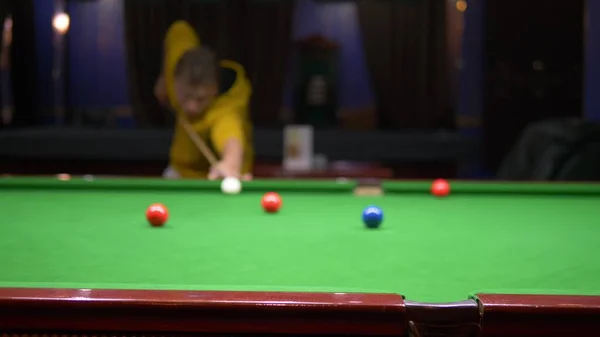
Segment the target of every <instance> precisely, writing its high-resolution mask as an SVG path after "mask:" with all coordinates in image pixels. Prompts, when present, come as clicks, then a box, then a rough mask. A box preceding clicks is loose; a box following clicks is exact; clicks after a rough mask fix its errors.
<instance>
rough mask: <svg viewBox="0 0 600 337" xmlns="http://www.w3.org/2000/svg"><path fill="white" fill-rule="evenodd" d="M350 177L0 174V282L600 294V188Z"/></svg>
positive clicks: (442, 295) (415, 296) (437, 297)
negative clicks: (375, 185) (267, 200)
mask: <svg viewBox="0 0 600 337" xmlns="http://www.w3.org/2000/svg"><path fill="white" fill-rule="evenodd" d="M353 186H354V183H352V182H344V181H342V182H319V181H256V182H253V183H251V184H246V185H245V186H244V187H245V191H244V193H242V194H241V195H238V196H224V195H221V194H220V193H219V191H218V183H212V182H189V181H188V182H181V181H180V182H165V181H162V180H146V179H135V180H131V179H122V180H118V179H113V180H98V181H92V182H89V181H84V180H78V179H73V180H71V181H68V182H59V181H57V180H53V179H0V207H1V210H2V215H3V221H2V223H1V224H0V267H1V269H2V273H0V286H2V287H64V288H125V289H194V290H261V291H263V290H268V291H332V292H394V293H401V294H403V295H405V296H406V297H407V298H408V299H411V300H417V301H436V302H440V301H457V300H462V299H466V298H467V296H468V295H469V294H472V293H476V292H502V293H534V294H537V293H540V294H588V295H600V288H599V287H598V280H599V279H600V263H598V261H599V260H600V248H599V247H600V246H598V244H597V242H598V238H599V237H600V207H599V205H600V192H599V189H598V188H597V187H595V190H594V189H593V188H591V187H589V186H590V185H560V186H570V187H569V188H566V187H558V186H559V185H556V186H554V187H552V186H553V185H547V184H537V185H529V184H463V185H461V183H454V184H453V190H454V191H456V193H455V194H453V195H452V196H450V197H449V198H445V199H437V198H433V197H431V196H430V195H429V194H428V193H426V192H427V190H428V187H429V184H428V183H395V182H390V183H386V184H385V187H386V190H387V191H389V193H387V194H386V195H385V196H382V197H356V196H353V195H352V193H351V190H352V187H353ZM591 186H594V185H591ZM461 189H462V190H461ZM469 189H471V192H469ZM478 189H479V190H478ZM494 189H496V190H495V191H496V192H494ZM532 189H533V190H535V189H538V190H536V191H537V192H535V193H531V191H532ZM575 189H577V191H574V190H575ZM267 190H276V191H279V192H280V193H281V195H282V196H283V200H284V205H283V208H282V210H281V212H280V213H279V214H276V215H269V214H265V213H263V212H262V210H261V208H260V197H261V195H262V193H263V192H265V191H267ZM402 192H406V193H402ZM153 202H162V203H164V204H166V205H167V206H168V207H169V210H170V213H171V217H170V220H169V222H168V224H167V225H166V226H165V227H164V228H152V227H150V226H148V224H147V223H146V221H145V217H144V213H145V209H146V207H147V206H148V205H149V204H151V203H153ZM369 204H376V205H378V206H380V207H381V208H382V209H383V210H384V212H385V218H384V222H383V225H382V227H381V228H380V229H378V230H367V229H365V228H364V226H363V224H362V223H361V211H362V209H363V208H364V207H365V206H367V205H369Z"/></svg>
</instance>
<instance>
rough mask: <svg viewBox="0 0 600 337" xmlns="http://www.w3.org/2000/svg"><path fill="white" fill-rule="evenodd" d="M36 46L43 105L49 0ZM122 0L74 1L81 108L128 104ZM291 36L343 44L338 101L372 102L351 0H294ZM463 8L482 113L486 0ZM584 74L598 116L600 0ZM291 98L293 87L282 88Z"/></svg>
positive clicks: (48, 84) (591, 19)
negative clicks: (320, 0)
mask: <svg viewBox="0 0 600 337" xmlns="http://www.w3.org/2000/svg"><path fill="white" fill-rule="evenodd" d="M35 1H36V2H35V6H36V13H35V14H36V17H35V20H36V24H37V27H36V39H37V41H36V44H37V48H38V54H39V55H40V57H39V59H38V62H37V67H38V71H39V72H38V73H39V76H40V78H39V84H40V85H39V90H40V96H39V97H40V106H42V107H43V106H49V105H52V104H53V94H52V92H53V91H52V55H53V48H52V25H51V23H52V15H53V13H54V8H53V4H52V1H48V0H35ZM121 1H122V0H97V1H89V2H71V4H70V7H69V9H68V10H69V12H70V14H71V29H70V32H69V35H68V39H69V50H70V55H69V56H70V60H71V63H70V68H71V72H70V83H71V85H70V92H71V102H70V103H71V104H72V105H74V106H76V107H112V106H123V105H128V104H129V97H128V91H127V76H126V63H125V42H124V34H123V9H122V6H121V5H122V3H121ZM297 2H298V4H297V10H296V13H295V15H294V38H296V39H299V38H302V37H305V36H307V35H310V34H321V35H324V36H326V37H328V38H330V39H332V40H335V41H337V42H338V43H339V44H340V45H341V50H340V65H341V69H340V70H341V71H340V73H341V76H342V79H341V81H340V83H341V86H342V87H341V88H340V89H341V90H340V101H341V104H342V106H344V107H350V108H352V107H364V106H368V105H372V104H373V102H374V95H373V90H372V88H371V85H370V79H369V74H368V70H367V67H366V62H365V56H364V53H363V51H362V42H361V34H360V30H359V27H358V16H357V13H356V6H355V5H354V4H353V3H351V2H340V3H329V4H327V3H325V4H324V3H315V2H314V1H312V0H297ZM468 3H469V8H468V10H467V11H466V12H465V29H464V32H465V33H464V37H463V49H462V50H463V56H462V58H463V69H462V71H461V77H460V94H459V95H460V99H459V102H458V112H459V113H461V114H465V115H470V116H477V115H479V114H481V111H482V99H483V93H482V91H481V90H482V83H483V57H482V56H483V54H482V51H483V49H482V48H483V47H482V46H483V14H484V11H483V9H484V6H485V0H477V1H473V0H471V1H469V2H468ZM586 29H587V37H586V39H587V40H586V41H587V43H586V73H585V105H584V115H585V116H586V117H587V118H590V119H596V120H600V95H598V94H596V93H595V90H596V88H600V62H598V60H600V1H592V0H588V2H587V25H586ZM285 102H286V105H289V104H290V102H291V88H290V85H289V84H288V88H287V90H286V93H285Z"/></svg>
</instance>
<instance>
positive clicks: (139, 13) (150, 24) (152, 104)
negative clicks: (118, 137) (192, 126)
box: [123, 1, 178, 126]
mask: <svg viewBox="0 0 600 337" xmlns="http://www.w3.org/2000/svg"><path fill="white" fill-rule="evenodd" d="M123 3H124V6H125V8H124V20H125V41H126V44H127V48H126V51H127V72H128V74H127V75H128V76H127V78H128V81H129V96H130V99H131V104H132V107H133V112H134V116H135V118H136V120H137V122H138V124H140V125H143V126H166V125H169V124H170V123H173V118H172V117H171V114H170V113H169V112H168V111H166V110H164V109H163V108H162V107H161V105H160V104H159V103H158V101H157V100H156V98H155V97H154V84H155V83H156V80H157V78H158V75H159V73H160V69H161V62H162V52H163V50H162V47H163V46H162V42H163V41H162V39H163V37H164V35H165V33H166V31H167V28H168V26H169V23H170V22H172V21H173V20H174V15H173V9H174V8H175V7H176V3H178V1H171V3H170V4H169V2H167V1H123Z"/></svg>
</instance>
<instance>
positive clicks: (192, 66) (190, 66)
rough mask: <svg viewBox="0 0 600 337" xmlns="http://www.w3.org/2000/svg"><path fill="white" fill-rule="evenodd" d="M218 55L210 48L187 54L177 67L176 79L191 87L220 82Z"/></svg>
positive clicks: (199, 48) (201, 48)
mask: <svg viewBox="0 0 600 337" xmlns="http://www.w3.org/2000/svg"><path fill="white" fill-rule="evenodd" d="M217 69H218V63H217V56H216V54H215V53H214V52H213V51H212V50H211V49H210V48H208V47H197V48H193V49H190V50H188V51H187V52H185V53H184V54H183V55H182V56H181V59H179V62H177V66H176V67H175V77H176V78H177V79H179V80H181V81H183V82H184V83H186V84H189V85H194V86H195V85H203V84H212V83H216V82H217V81H218V73H217Z"/></svg>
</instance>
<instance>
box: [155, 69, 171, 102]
mask: <svg viewBox="0 0 600 337" xmlns="http://www.w3.org/2000/svg"><path fill="white" fill-rule="evenodd" d="M154 96H156V99H157V100H158V102H159V103H160V104H162V105H163V106H165V107H169V106H170V104H169V95H168V94H167V85H166V83H165V77H164V75H163V74H162V73H161V74H160V75H159V77H158V79H157V80H156V84H154Z"/></svg>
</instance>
